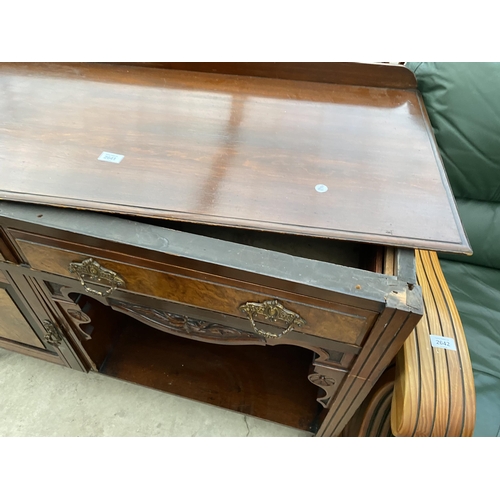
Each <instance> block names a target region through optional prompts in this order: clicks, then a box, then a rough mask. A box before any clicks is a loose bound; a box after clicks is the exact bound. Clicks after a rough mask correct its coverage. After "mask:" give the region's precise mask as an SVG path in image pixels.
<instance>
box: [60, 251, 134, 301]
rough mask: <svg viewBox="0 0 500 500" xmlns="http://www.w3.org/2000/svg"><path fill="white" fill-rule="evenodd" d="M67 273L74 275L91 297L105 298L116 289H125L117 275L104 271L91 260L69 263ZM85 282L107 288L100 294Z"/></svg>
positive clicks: (110, 271) (97, 263) (123, 283)
mask: <svg viewBox="0 0 500 500" xmlns="http://www.w3.org/2000/svg"><path fill="white" fill-rule="evenodd" d="M69 272H70V273H72V274H76V275H77V276H78V278H79V280H80V283H81V284H82V286H83V288H85V290H86V291H87V292H89V293H92V294H93V295H99V296H101V297H107V296H109V295H111V293H112V292H114V291H115V290H116V288H117V287H119V286H120V287H125V280H124V279H123V278H122V277H121V276H120V275H119V274H118V273H115V272H114V271H112V270H111V269H106V268H105V267H104V266H101V264H99V262H97V261H96V260H94V259H92V258H88V259H85V260H84V261H82V262H71V263H70V265H69ZM87 281H91V282H93V283H99V284H105V285H106V286H108V287H109V288H108V290H106V291H104V292H100V291H99V290H95V289H93V288H91V287H90V286H89V285H88V284H87Z"/></svg>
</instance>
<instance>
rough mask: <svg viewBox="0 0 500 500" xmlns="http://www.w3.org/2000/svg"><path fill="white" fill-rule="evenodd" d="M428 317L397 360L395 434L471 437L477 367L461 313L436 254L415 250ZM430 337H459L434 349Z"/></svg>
mask: <svg viewBox="0 0 500 500" xmlns="http://www.w3.org/2000/svg"><path fill="white" fill-rule="evenodd" d="M416 264H417V278H418V282H419V285H420V286H421V287H422V296H423V299H424V316H423V318H422V320H421V321H420V323H419V324H418V325H417V327H416V328H415V330H414V331H413V332H412V334H411V335H410V337H409V338H408V339H407V340H406V342H405V344H404V347H403V349H401V351H400V352H399V354H398V356H397V362H396V379H395V386H394V393H393V403H392V413H391V425H392V432H393V433H394V435H396V436H471V435H472V433H473V430H474V423H475V390H474V379H473V374H472V366H471V362H470V357H469V351H468V348H467V342H466V339H465V334H464V331H463V327H462V323H461V320H460V316H459V314H458V311H457V308H456V306H455V303H454V301H453V298H452V295H451V293H450V290H449V288H448V285H447V283H446V280H445V277H444V275H443V273H442V270H441V266H440V264H439V260H438V257H437V254H436V253H435V252H428V251H421V250H417V251H416ZM429 335H441V336H444V337H450V338H453V339H454V340H455V343H456V346H457V350H456V351H452V350H446V349H441V348H436V347H432V346H431V343H430V338H429Z"/></svg>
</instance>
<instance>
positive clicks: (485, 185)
mask: <svg viewBox="0 0 500 500" xmlns="http://www.w3.org/2000/svg"><path fill="white" fill-rule="evenodd" d="M406 66H407V67H408V68H409V69H410V70H412V71H413V72H414V74H415V76H416V78H417V82H418V88H419V90H420V92H421V94H422V96H423V99H424V102H425V105H426V108H427V112H428V114H429V118H430V121H431V123H432V126H433V129H434V133H435V136H436V140H437V142H438V145H439V149H440V153H441V156H442V159H443V163H444V165H445V168H446V172H447V174H448V178H449V181H450V184H451V187H452V189H453V192H454V194H455V197H456V200H457V206H458V210H459V213H460V217H461V219H462V222H463V224H464V227H465V230H466V232H467V235H468V237H469V241H470V243H471V246H472V249H473V252H474V254H473V255H472V256H461V255H460V256H457V255H448V254H446V255H444V254H441V255H440V256H439V257H440V262H441V267H442V270H443V272H444V275H445V277H446V280H447V282H448V285H449V287H450V290H451V293H452V295H453V298H454V300H455V303H456V306H457V308H458V312H459V314H460V318H461V320H462V324H463V328H464V331H465V336H466V338H467V344H468V347H469V352H470V358H471V362H472V368H473V374H474V384H475V389H476V425H475V429H474V436H500V63H426V62H420V63H406Z"/></svg>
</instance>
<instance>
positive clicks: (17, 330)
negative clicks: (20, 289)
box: [0, 288, 44, 349]
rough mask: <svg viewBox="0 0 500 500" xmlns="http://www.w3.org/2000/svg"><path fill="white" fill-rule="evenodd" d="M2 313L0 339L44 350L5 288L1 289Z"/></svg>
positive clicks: (0, 307) (0, 303) (0, 308)
mask: <svg viewBox="0 0 500 500" xmlns="http://www.w3.org/2000/svg"><path fill="white" fill-rule="evenodd" d="M0 311H1V316H0V337H3V338H4V339H8V340H13V341H15V342H20V343H22V344H27V345H30V346H33V347H38V348H40V349H43V348H44V345H43V344H42V342H41V341H40V339H39V338H38V337H37V335H36V333H35V332H34V331H33V329H32V328H31V326H30V325H29V323H28V322H27V321H26V319H25V318H24V316H23V315H22V314H21V312H20V311H19V309H18V307H17V306H16V304H15V302H14V301H13V300H12V298H11V296H10V295H9V293H8V292H7V290H4V289H3V288H0Z"/></svg>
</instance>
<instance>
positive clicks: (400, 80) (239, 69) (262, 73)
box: [114, 62, 417, 89]
mask: <svg viewBox="0 0 500 500" xmlns="http://www.w3.org/2000/svg"><path fill="white" fill-rule="evenodd" d="M114 64H117V63H114ZM119 64H125V65H129V66H141V67H144V68H146V67H147V68H160V69H177V70H183V71H202V72H205V73H217V74H226V75H241V76H257V77H263V78H279V79H282V80H299V81H306V82H318V83H336V84H341V85H364V86H369V87H387V88H394V89H415V88H417V80H416V78H415V75H414V74H413V73H412V72H411V71H410V70H409V69H408V68H405V67H404V66H397V65H392V64H391V65H388V64H366V63H345V62H329V63H311V62H306V63H301V62H285V63H283V62H267V63H262V62H259V63H252V62H250V63H245V62H244V63H241V62H229V63H228V62H223V63H220V62H206V63H197V62H194V63H193V62H190V63H182V62H175V63H171V62H147V63H144V62H142V63H138V62H133V63H119Z"/></svg>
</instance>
